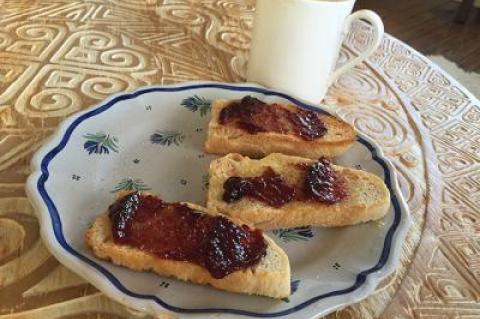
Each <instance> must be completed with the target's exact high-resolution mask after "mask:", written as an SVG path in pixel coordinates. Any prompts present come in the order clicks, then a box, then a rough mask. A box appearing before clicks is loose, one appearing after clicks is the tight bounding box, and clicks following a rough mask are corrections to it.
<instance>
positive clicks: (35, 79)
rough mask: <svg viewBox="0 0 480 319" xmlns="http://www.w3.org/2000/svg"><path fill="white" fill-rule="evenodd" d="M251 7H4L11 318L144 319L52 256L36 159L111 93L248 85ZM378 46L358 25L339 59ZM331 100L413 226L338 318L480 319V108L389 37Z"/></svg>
mask: <svg viewBox="0 0 480 319" xmlns="http://www.w3.org/2000/svg"><path fill="white" fill-rule="evenodd" d="M253 10H254V2H253V1H248V0H245V1H240V0H239V1H234V0H202V1H193V0H192V1H186V0H185V1H184V0H164V1H155V0H150V1H139V0H110V1H107V0H104V1H102V0H90V1H70V0H49V1H46V0H29V1H0V318H4V317H6V318H59V317H62V318H67V317H68V318H117V317H142V316H143V315H142V314H140V313H136V312H132V311H130V310H127V309H126V308H124V307H123V306H121V305H118V304H116V303H114V302H112V301H110V300H109V299H108V298H106V297H105V296H104V295H102V293H100V292H98V291H97V290H96V289H95V288H93V287H92V286H90V285H89V284H87V283H86V282H85V281H83V280H82V279H80V278H79V277H77V276H76V275H74V274H72V273H71V272H70V271H68V270H67V269H65V268H64V267H63V266H61V265H60V264H59V263H58V262H57V261H56V260H55V259H54V258H53V257H52V256H51V255H50V254H49V253H48V251H47V250H46V248H45V246H44V245H43V244H42V241H41V240H40V238H39V232H38V223H37V220H36V218H35V215H34V214H33V212H32V208H31V207H30V205H29V203H28V200H27V199H26V197H25V192H24V182H25V179H26V177H27V176H28V174H29V161H30V158H31V156H32V154H33V153H34V151H35V150H36V149H37V148H38V147H39V146H40V145H41V143H42V140H43V139H44V138H45V137H47V136H48V135H49V134H51V133H52V131H53V130H55V128H56V126H57V124H58V123H59V122H60V121H61V120H63V119H64V118H65V117H66V116H68V115H70V114H72V113H74V112H76V111H78V110H80V109H82V108H85V107H88V106H90V105H92V104H94V103H97V102H99V101H100V100H102V99H104V98H105V97H107V96H109V95H110V94H112V93H115V92H119V91H124V90H131V89H134V88H136V87H139V86H142V85H146V84H168V83H176V82H182V81H187V80H218V81H233V82H237V81H243V79H244V74H245V63H246V57H247V50H248V47H249V42H250V29H251V26H252V12H253ZM387 31H388V30H387ZM369 39H370V33H369V28H368V26H367V25H366V24H361V23H360V24H356V25H355V28H354V30H353V32H351V33H350V35H349V36H348V38H347V39H346V42H345V47H344V48H343V50H342V54H341V60H340V61H344V60H345V59H347V58H348V57H350V56H352V55H353V54H355V53H356V52H357V51H359V50H362V48H363V47H364V46H365V44H366V43H367V42H368V41H369ZM326 103H328V104H331V105H336V106H338V107H339V108H340V109H341V115H342V116H343V117H344V118H345V119H346V120H347V121H349V122H351V123H353V124H355V126H356V127H357V128H358V129H359V130H360V131H362V132H364V133H366V134H367V135H369V136H371V137H373V138H374V139H375V140H377V141H378V143H380V144H381V146H382V147H383V150H384V151H385V152H386V154H388V156H389V158H390V159H391V160H392V162H393V163H394V164H395V166H396V168H397V169H398V173H399V176H400V181H401V185H402V189H403V191H404V193H405V196H406V198H407V200H408V204H409V206H410V209H411V212H412V215H413V218H414V221H415V224H414V226H413V227H412V229H411V231H410V232H409V234H408V238H407V241H406V243H405V245H404V250H403V255H402V258H401V265H400V267H399V268H398V270H397V271H396V273H395V274H394V275H392V276H390V277H389V278H388V279H386V280H385V281H384V282H383V283H382V284H381V285H380V286H379V287H378V289H377V291H376V292H375V293H374V294H373V295H371V296H370V297H369V298H367V299H365V300H364V301H362V302H360V303H358V304H355V305H352V306H350V307H348V308H346V309H344V310H341V311H338V312H337V313H334V314H332V315H330V317H332V318H333V317H338V318H372V317H378V316H380V317H383V318H396V319H400V318H429V319H434V318H480V306H479V302H480V300H479V299H480V282H479V281H480V209H479V204H480V109H479V103H478V101H476V100H475V99H474V98H473V96H472V95H470V94H469V93H468V92H466V91H465V89H464V88H462V87H461V86H460V85H458V83H456V82H455V81H454V80H453V79H451V78H450V77H449V76H448V75H446V74H445V73H444V72H442V71H441V70H440V69H439V68H437V67H436V66H435V65H433V64H432V63H431V62H429V61H427V60H426V59H425V58H424V57H422V56H421V55H420V54H418V53H417V52H415V51H413V50H412V49H411V48H409V47H408V46H407V45H405V44H403V43H401V42H400V41H398V40H395V39H393V38H392V37H390V36H385V39H384V41H383V43H382V46H381V48H380V49H378V50H377V51H376V52H375V54H374V55H373V56H372V57H371V58H370V59H369V60H368V62H366V63H364V64H363V65H361V66H360V67H358V68H355V69H354V70H352V71H351V72H349V73H348V74H346V75H345V76H343V77H342V78H340V79H339V80H338V81H337V82H336V83H335V84H334V85H333V87H332V88H331V89H330V91H329V95H328V97H327V98H326Z"/></svg>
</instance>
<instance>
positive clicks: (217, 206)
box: [207, 153, 390, 230]
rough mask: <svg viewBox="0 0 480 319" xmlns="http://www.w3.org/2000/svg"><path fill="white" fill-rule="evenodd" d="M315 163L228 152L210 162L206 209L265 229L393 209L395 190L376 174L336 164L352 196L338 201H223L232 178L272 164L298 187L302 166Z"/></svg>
mask: <svg viewBox="0 0 480 319" xmlns="http://www.w3.org/2000/svg"><path fill="white" fill-rule="evenodd" d="M313 162H314V161H313V160H310V159H305V158H301V157H294V156H287V155H283V154H275V153H274V154H270V155H269V156H267V157H265V158H263V159H260V160H254V159H250V158H248V157H244V156H242V155H240V154H229V155H227V156H224V157H222V158H219V159H217V160H215V161H213V162H212V163H211V164H210V184H209V191H208V200H207V207H208V209H209V210H212V211H216V212H220V213H222V214H225V215H228V216H230V217H233V218H239V219H242V220H243V221H245V222H247V223H250V224H252V225H254V226H255V227H257V228H261V229H265V230H267V229H276V228H289V227H298V226H304V225H318V226H344V225H354V224H357V223H361V222H366V221H369V220H375V219H379V218H382V217H383V216H384V215H385V214H386V212H387V211H388V208H389V207H390V193H389V191H388V189H387V187H386V186H385V184H384V182H383V181H382V180H381V179H380V178H379V177H377V176H375V175H373V174H370V173H367V172H364V171H360V170H355V169H351V168H345V167H340V166H336V165H332V167H333V169H334V170H335V171H336V172H337V174H339V175H341V176H342V177H343V178H344V180H345V186H346V189H347V193H348V195H347V197H346V198H344V199H342V200H341V201H339V202H337V203H334V204H325V203H320V202H313V201H291V202H288V203H286V204H285V205H284V206H282V207H280V208H274V207H271V206H269V205H267V204H265V203H264V202H262V201H258V200H256V199H252V198H249V197H243V198H241V199H240V200H238V201H236V202H232V203H227V202H225V201H223V199H222V196H223V193H224V189H223V184H224V182H225V181H226V180H227V179H228V178H229V177H231V176H240V177H254V176H260V175H262V173H263V172H264V171H265V169H266V168H267V167H271V168H272V169H273V170H274V171H275V172H276V173H277V174H279V175H281V177H282V179H283V180H284V181H285V182H286V183H287V184H289V185H299V182H301V179H303V177H302V176H303V175H302V172H301V170H299V169H298V165H297V164H312V163H313Z"/></svg>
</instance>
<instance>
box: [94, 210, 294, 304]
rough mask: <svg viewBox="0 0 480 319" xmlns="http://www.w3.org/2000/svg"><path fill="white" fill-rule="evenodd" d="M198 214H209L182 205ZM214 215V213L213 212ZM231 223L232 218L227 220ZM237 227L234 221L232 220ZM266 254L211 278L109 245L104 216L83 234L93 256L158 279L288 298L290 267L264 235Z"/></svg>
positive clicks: (137, 251)
mask: <svg viewBox="0 0 480 319" xmlns="http://www.w3.org/2000/svg"><path fill="white" fill-rule="evenodd" d="M183 204H186V205H187V206H188V207H190V208H192V209H194V210H195V211H198V212H203V213H205V214H209V212H208V211H207V210H206V209H205V208H203V207H200V206H198V205H194V204H191V203H183ZM214 215H215V213H214ZM231 220H232V221H234V220H233V219H231ZM234 222H235V223H237V224H245V223H239V222H238V221H234ZM264 238H265V241H266V243H267V252H266V255H265V256H264V257H263V258H262V259H261V260H260V261H259V262H258V264H256V265H255V266H254V267H250V268H247V269H244V270H239V271H235V272H233V273H231V274H229V275H227V276H225V277H224V278H221V279H215V278H213V277H212V276H211V274H210V272H209V271H208V270H207V269H206V268H204V267H202V266H199V265H197V264H194V263H190V262H186V261H176V260H171V259H162V258H159V257H157V256H155V255H153V254H150V253H148V252H145V251H142V250H140V249H137V248H134V247H130V246H127V245H118V244H115V243H114V242H113V238H112V231H111V223H110V219H109V217H108V213H104V214H101V215H100V216H98V217H97V218H96V219H95V222H94V223H93V225H92V226H91V227H90V228H89V229H88V231H87V232H86V234H85V240H86V242H87V245H88V246H89V247H90V248H91V249H92V251H93V253H94V255H95V256H97V257H98V258H101V259H106V260H110V261H112V262H113V263H114V264H116V265H120V266H124V267H127V268H130V269H133V270H136V271H153V272H156V273H157V274H159V275H161V276H168V277H174V278H177V279H181V280H185V281H190V282H193V283H197V284H206V285H211V286H213V287H215V288H218V289H222V290H226V291H231V292H238V293H245V294H252V295H262V296H268V297H272V298H285V297H287V296H289V295H290V264H289V261H288V257H287V255H286V254H285V252H284V251H283V250H282V249H281V248H280V247H279V246H277V244H275V242H274V241H273V240H272V239H270V238H269V237H268V236H266V235H264Z"/></svg>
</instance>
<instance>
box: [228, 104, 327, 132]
mask: <svg viewBox="0 0 480 319" xmlns="http://www.w3.org/2000/svg"><path fill="white" fill-rule="evenodd" d="M219 123H220V124H222V125H226V124H233V125H235V126H236V127H238V128H240V129H242V130H244V131H246V132H248V133H250V134H257V133H260V132H276V133H280V134H293V135H297V136H299V137H300V138H302V139H304V140H307V141H312V140H314V139H316V138H320V137H322V136H323V135H325V134H326V133H327V128H326V127H325V124H324V123H323V122H322V120H321V118H320V115H319V114H318V113H316V112H313V111H307V110H303V109H300V108H298V109H297V110H296V111H291V110H289V109H286V108H285V107H283V106H281V105H279V104H267V103H264V102H262V101H260V100H258V99H256V98H254V97H251V96H248V95H247V96H245V97H244V98H242V99H241V100H240V101H234V102H232V103H230V104H229V105H227V106H226V107H225V108H223V109H222V110H221V111H220V116H219Z"/></svg>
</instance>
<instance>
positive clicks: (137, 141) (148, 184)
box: [27, 82, 410, 318]
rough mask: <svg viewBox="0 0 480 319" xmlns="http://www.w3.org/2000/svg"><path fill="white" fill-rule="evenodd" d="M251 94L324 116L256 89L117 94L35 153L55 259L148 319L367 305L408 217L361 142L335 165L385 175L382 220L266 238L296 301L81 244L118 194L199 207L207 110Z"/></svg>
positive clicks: (300, 313) (367, 144)
mask: <svg viewBox="0 0 480 319" xmlns="http://www.w3.org/2000/svg"><path fill="white" fill-rule="evenodd" d="M247 94H249V95H252V96H256V97H259V98H261V99H263V100H266V101H275V102H291V103H295V104H297V105H299V106H302V107H305V108H310V109H315V110H318V111H319V112H326V111H325V110H321V109H318V108H314V107H312V106H308V105H306V104H303V103H302V102H300V101H298V100H296V99H294V98H291V97H289V96H287V95H285V94H282V93H277V92H274V91H270V90H267V89H264V88H261V87H258V86H255V85H251V84H242V85H233V84H222V83H213V82H195V83H187V84H183V85H175V86H163V87H161V86H151V87H146V88H141V89H139V90H137V91H135V92H133V93H125V94H119V95H115V96H113V97H111V98H110V99H108V100H106V101H105V102H103V103H101V104H99V105H98V106H95V107H93V108H91V109H88V110H86V111H84V112H81V113H79V114H77V115H75V116H73V117H72V118H70V119H68V120H66V121H65V122H64V123H63V124H62V125H61V126H60V128H59V130H58V131H57V133H56V134H54V136H53V137H52V138H51V140H50V141H49V142H48V143H46V144H45V145H44V147H42V149H41V150H39V152H38V153H37V154H36V156H35V157H34V159H33V162H32V166H33V173H32V175H31V176H30V178H29V180H28V185H27V191H28V194H29V196H30V198H31V199H32V202H33V203H34V206H35V208H36V210H37V212H38V214H39V219H40V222H41V232H42V237H43V239H44V241H45V242H46V244H47V246H48V247H49V248H50V250H51V252H52V253H53V254H54V255H55V256H56V257H57V258H58V259H59V260H60V261H61V262H62V263H64V264H65V265H66V266H68V267H69V268H71V269H72V270H73V271H75V272H77V273H78V274H80V275H81V276H83V277H84V278H85V279H87V280H88V281H90V282H91V283H92V284H94V285H95V286H97V287H98V288H99V289H101V290H102V291H104V292H105V293H106V294H107V295H109V296H110V297H112V298H114V299H116V300H118V301H120V302H123V303H125V304H127V305H129V306H131V307H133V308H137V309H142V310H146V311H148V312H150V313H159V312H162V311H167V312H174V313H181V314H182V317H183V316H185V317H197V316H198V317H202V318H205V317H209V316H218V313H223V314H222V318H225V317H230V316H231V317H236V316H237V315H247V316H252V317H283V318H310V317H314V316H318V315H322V314H326V313H328V312H331V311H333V310H335V309H338V308H340V307H343V306H345V305H347V304H350V303H352V302H355V301H358V300H360V299H363V298H365V297H366V296H367V295H368V294H369V293H370V292H372V291H373V289H374V288H375V286H376V285H377V284H378V283H379V281H380V280H381V279H382V278H384V277H385V276H386V275H388V274H389V273H390V272H391V271H393V270H394V268H395V266H396V264H397V263H398V256H399V253H400V249H401V245H402V242H403V240H404V237H405V233H406V230H407V229H408V227H409V225H410V217H409V214H408V212H407V208H406V205H405V203H404V200H403V199H402V196H401V194H400V190H399V187H398V185H397V178H396V174H395V171H394V169H393V167H392V165H391V164H390V163H389V162H388V160H386V159H385V158H384V157H383V154H382V153H381V151H380V149H379V148H378V147H377V146H376V145H375V143H374V142H373V141H371V140H369V139H367V138H366V137H364V136H362V135H360V136H359V138H358V141H357V142H356V143H355V145H354V146H353V147H352V148H351V149H350V150H349V151H348V152H347V153H346V154H344V155H343V156H341V157H339V158H337V162H338V163H339V164H341V165H344V166H351V167H357V168H359V169H363V170H366V171H369V172H372V173H374V174H376V175H378V176H380V177H381V178H383V179H384V180H385V183H386V184H387V186H388V188H389V189H390V192H391V194H392V196H391V207H390V211H389V213H388V214H387V216H386V217H385V218H384V219H382V220H381V221H378V222H372V223H367V224H363V225H359V226H354V227H344V228H335V229H320V228H314V227H310V226H305V227H301V228H297V229H288V230H278V231H275V232H272V233H271V234H270V235H271V236H272V238H274V240H275V241H276V242H277V243H278V244H280V245H281V246H282V247H283V248H284V249H285V250H286V252H287V254H288V255H289V257H290V261H291V267H292V288H293V289H292V290H293V291H294V293H293V294H292V295H291V296H290V298H289V299H288V300H282V301H278V300H271V299H269V298H264V297H253V296H244V295H240V294H233V293H226V292H222V291H218V290H215V289H213V288H209V287H204V286H198V285H192V284H188V283H184V282H180V281H177V280H174V279H169V278H162V277H159V276H156V275H154V274H150V273H136V272H133V271H130V270H128V269H124V268H121V267H117V266H114V265H112V264H110V263H108V262H103V261H101V260H98V259H96V258H95V257H94V256H93V255H92V254H91V253H90V251H89V250H88V249H87V247H86V246H85V244H84V240H83V234H84V232H85V230H86V229H87V228H88V225H89V224H90V223H91V222H92V220H93V219H94V218H95V216H97V215H98V214H99V213H101V212H103V211H104V210H105V209H106V207H107V206H108V205H109V204H110V203H111V202H112V201H113V200H114V198H115V193H116V192H118V191H119V190H131V189H138V190H150V191H152V192H154V193H157V194H161V196H162V197H163V198H165V199H166V200H168V201H178V200H182V201H191V202H195V203H199V204H204V199H205V194H206V190H207V188H208V174H207V168H208V164H209V162H210V161H211V160H212V159H213V158H215V157H214V156H211V155H207V154H204V152H203V151H202V146H203V143H204V140H205V136H206V128H207V124H208V121H209V118H210V102H211V101H212V100H214V99H217V98H223V99H234V98H240V97H242V96H244V95H247ZM215 314H216V315H215Z"/></svg>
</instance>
